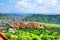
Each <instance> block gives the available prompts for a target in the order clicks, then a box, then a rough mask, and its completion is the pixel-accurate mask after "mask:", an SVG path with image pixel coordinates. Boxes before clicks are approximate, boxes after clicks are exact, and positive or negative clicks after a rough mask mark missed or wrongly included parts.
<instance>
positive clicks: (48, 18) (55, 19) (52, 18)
mask: <svg viewBox="0 0 60 40" xmlns="http://www.w3.org/2000/svg"><path fill="white" fill-rule="evenodd" d="M24 20H25V21H37V22H45V23H57V24H60V15H41V14H33V15H32V16H28V17H26V18H25V19H24Z"/></svg>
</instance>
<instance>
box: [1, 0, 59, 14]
mask: <svg viewBox="0 0 60 40" xmlns="http://www.w3.org/2000/svg"><path fill="white" fill-rule="evenodd" d="M29 1H30V2H29ZM31 1H32V0H10V3H11V4H12V5H10V6H8V8H6V9H7V10H8V11H14V12H24V13H25V12H29V13H30V12H31V13H52V12H55V13H57V12H60V11H59V10H60V6H59V4H58V2H57V0H35V3H31ZM0 5H1V4H0Z"/></svg>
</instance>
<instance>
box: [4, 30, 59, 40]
mask: <svg viewBox="0 0 60 40" xmlns="http://www.w3.org/2000/svg"><path fill="white" fill-rule="evenodd" d="M4 34H5V35H6V36H7V37H8V38H9V39H10V40H60V33H59V32H53V31H49V30H45V29H44V30H43V29H17V31H16V33H11V32H8V31H7V32H4Z"/></svg>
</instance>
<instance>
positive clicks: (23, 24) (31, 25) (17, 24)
mask: <svg viewBox="0 0 60 40" xmlns="http://www.w3.org/2000/svg"><path fill="white" fill-rule="evenodd" d="M10 26H12V27H16V28H38V29H44V26H43V25H41V24H40V23H39V22H11V23H10Z"/></svg>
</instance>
